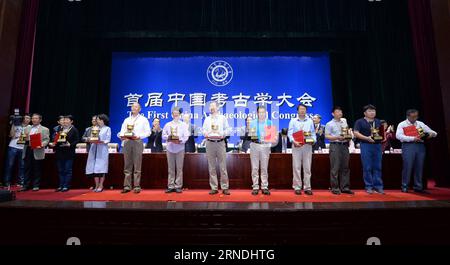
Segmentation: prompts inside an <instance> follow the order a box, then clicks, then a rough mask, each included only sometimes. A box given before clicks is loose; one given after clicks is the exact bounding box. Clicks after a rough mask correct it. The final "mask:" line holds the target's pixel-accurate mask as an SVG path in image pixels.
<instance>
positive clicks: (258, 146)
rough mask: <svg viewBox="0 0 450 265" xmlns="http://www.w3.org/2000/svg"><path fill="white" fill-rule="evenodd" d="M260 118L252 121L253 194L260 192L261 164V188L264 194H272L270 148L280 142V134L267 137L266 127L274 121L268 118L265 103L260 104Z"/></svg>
mask: <svg viewBox="0 0 450 265" xmlns="http://www.w3.org/2000/svg"><path fill="white" fill-rule="evenodd" d="M257 112H258V118H257V119H255V120H253V121H251V122H250V140H251V143H250V160H251V163H252V181H253V186H252V188H253V191H252V195H258V193H259V188H260V187H259V169H260V164H261V189H262V193H263V194H264V195H270V191H269V174H268V173H267V168H268V166H269V157H270V148H271V147H272V146H273V145H274V144H275V143H277V142H278V139H277V138H278V134H275V135H273V137H271V139H266V129H267V128H268V127H270V126H272V121H271V120H268V119H267V109H266V107H265V106H264V105H261V106H258V109H257Z"/></svg>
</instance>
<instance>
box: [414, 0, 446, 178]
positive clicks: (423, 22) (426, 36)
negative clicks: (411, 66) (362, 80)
mask: <svg viewBox="0 0 450 265" xmlns="http://www.w3.org/2000/svg"><path fill="white" fill-rule="evenodd" d="M408 7H409V14H410V17H411V32H412V42H413V46H414V51H415V58H416V66H417V73H418V80H419V84H420V98H421V99H422V100H421V103H422V110H423V111H422V116H423V118H424V120H425V121H426V122H427V123H428V124H429V125H430V126H431V127H432V128H433V129H434V130H436V131H437V132H439V133H440V136H439V137H438V138H436V139H434V140H433V141H431V142H430V145H429V146H428V160H429V164H430V170H431V174H432V176H434V178H435V180H436V185H437V186H449V185H450V181H449V180H450V176H449V173H448V171H447V170H446V168H445V167H443V166H442V165H445V164H447V161H449V156H450V154H449V150H448V148H442V147H445V146H448V144H447V141H448V139H447V138H446V135H445V131H446V130H445V120H444V117H443V115H442V113H444V110H443V105H442V103H441V102H442V93H441V88H440V83H439V80H440V78H439V68H438V63H437V58H436V50H435V47H436V46H435V40H434V33H433V25H432V23H433V22H432V17H431V9H430V0H416V1H409V5H408ZM433 99H436V100H433Z"/></svg>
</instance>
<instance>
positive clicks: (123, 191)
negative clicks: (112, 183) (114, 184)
mask: <svg viewBox="0 0 450 265" xmlns="http://www.w3.org/2000/svg"><path fill="white" fill-rule="evenodd" d="M130 191H131V190H130V189H129V188H123V190H122V191H121V192H120V193H122V194H124V193H128V192H130Z"/></svg>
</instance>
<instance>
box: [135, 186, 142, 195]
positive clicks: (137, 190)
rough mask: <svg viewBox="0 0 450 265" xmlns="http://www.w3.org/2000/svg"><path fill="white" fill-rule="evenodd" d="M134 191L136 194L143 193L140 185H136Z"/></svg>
mask: <svg viewBox="0 0 450 265" xmlns="http://www.w3.org/2000/svg"><path fill="white" fill-rule="evenodd" d="M133 192H134V193H135V194H138V193H141V188H140V187H135V188H134V189H133Z"/></svg>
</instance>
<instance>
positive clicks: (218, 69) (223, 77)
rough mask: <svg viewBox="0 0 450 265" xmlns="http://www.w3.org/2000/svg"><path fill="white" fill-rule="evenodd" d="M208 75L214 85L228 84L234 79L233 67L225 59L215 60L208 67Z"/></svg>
mask: <svg viewBox="0 0 450 265" xmlns="http://www.w3.org/2000/svg"><path fill="white" fill-rule="evenodd" d="M206 75H207V77H208V80H209V82H210V83H211V84H213V85H214V86H226V85H228V84H229V83H230V82H231V80H232V79H233V68H232V67H231V65H230V64H229V63H227V62H225V61H215V62H213V63H212V64H211V65H210V66H209V67H208V70H207V71H206Z"/></svg>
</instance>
